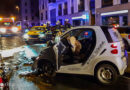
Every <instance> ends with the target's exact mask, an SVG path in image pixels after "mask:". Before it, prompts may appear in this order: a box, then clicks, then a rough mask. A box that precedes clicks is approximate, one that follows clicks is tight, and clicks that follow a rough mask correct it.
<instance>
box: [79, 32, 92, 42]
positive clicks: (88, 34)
mask: <svg viewBox="0 0 130 90" xmlns="http://www.w3.org/2000/svg"><path fill="white" fill-rule="evenodd" d="M92 34H93V31H91V30H85V31H82V32H81V33H80V34H79V36H78V40H83V39H89V38H92Z"/></svg>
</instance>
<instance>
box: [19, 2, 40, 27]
mask: <svg viewBox="0 0 130 90" xmlns="http://www.w3.org/2000/svg"><path fill="white" fill-rule="evenodd" d="M20 9H21V10H20V11H21V18H22V20H21V22H22V28H28V27H32V26H36V25H39V24H40V22H39V1H38V0H21V5H20Z"/></svg>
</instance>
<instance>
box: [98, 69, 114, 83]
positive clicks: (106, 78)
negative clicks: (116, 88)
mask: <svg viewBox="0 0 130 90" xmlns="http://www.w3.org/2000/svg"><path fill="white" fill-rule="evenodd" d="M98 77H99V79H100V81H101V82H104V83H110V82H112V80H113V72H112V70H111V69H110V68H106V67H102V68H100V69H99V71H98Z"/></svg>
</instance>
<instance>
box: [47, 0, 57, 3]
mask: <svg viewBox="0 0 130 90" xmlns="http://www.w3.org/2000/svg"><path fill="white" fill-rule="evenodd" d="M48 2H49V3H54V2H56V0H49V1H48Z"/></svg>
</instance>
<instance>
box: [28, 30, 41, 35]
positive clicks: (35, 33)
mask: <svg viewBox="0 0 130 90" xmlns="http://www.w3.org/2000/svg"><path fill="white" fill-rule="evenodd" d="M41 33H43V31H29V32H28V33H27V34H28V35H39V34H41Z"/></svg>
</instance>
